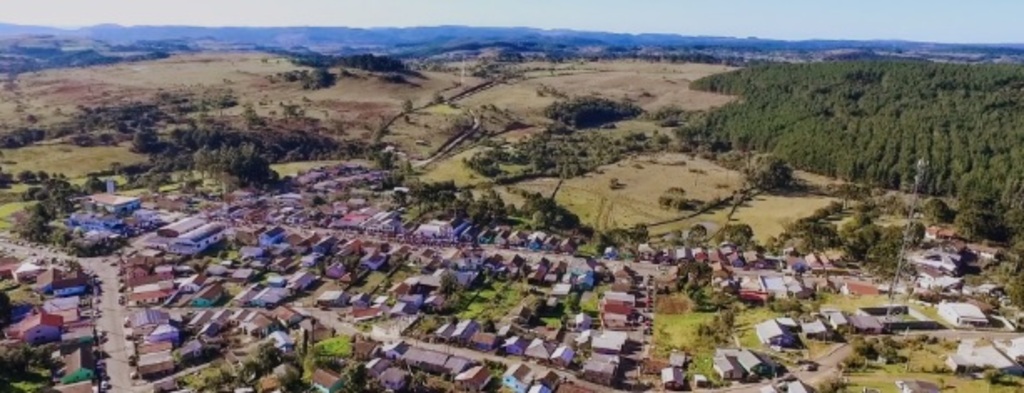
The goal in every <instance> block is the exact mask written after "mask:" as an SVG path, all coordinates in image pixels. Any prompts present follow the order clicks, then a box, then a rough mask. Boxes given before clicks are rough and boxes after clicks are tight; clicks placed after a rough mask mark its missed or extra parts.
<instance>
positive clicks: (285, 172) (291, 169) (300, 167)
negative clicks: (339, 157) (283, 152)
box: [270, 161, 341, 176]
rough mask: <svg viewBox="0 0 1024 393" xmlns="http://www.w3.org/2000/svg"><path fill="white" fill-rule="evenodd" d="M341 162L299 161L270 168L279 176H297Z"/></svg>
mask: <svg viewBox="0 0 1024 393" xmlns="http://www.w3.org/2000/svg"><path fill="white" fill-rule="evenodd" d="M339 163H341V161H299V162H288V163H284V164H274V165H271V166H270V169H273V170H274V171H275V172H277V174H279V175H281V176H295V175H297V174H299V173H300V172H304V171H308V170H310V169H315V168H319V167H323V166H330V165H336V164H339Z"/></svg>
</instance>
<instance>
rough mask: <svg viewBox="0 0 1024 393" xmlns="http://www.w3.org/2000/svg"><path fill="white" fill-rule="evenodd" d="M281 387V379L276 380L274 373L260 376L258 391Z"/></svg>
mask: <svg viewBox="0 0 1024 393" xmlns="http://www.w3.org/2000/svg"><path fill="white" fill-rule="evenodd" d="M279 388H281V381H279V380H277V376H276V375H268V376H265V377H263V378H260V391H261V392H272V391H274V390H275V389H279Z"/></svg>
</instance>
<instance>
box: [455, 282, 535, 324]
mask: <svg viewBox="0 0 1024 393" xmlns="http://www.w3.org/2000/svg"><path fill="white" fill-rule="evenodd" d="M525 291H526V288H524V287H523V286H522V285H521V284H520V283H514V282H499V283H488V284H487V285H485V286H484V287H482V288H480V289H479V290H477V291H476V292H472V293H467V294H466V295H465V296H466V299H465V301H464V302H463V306H462V311H461V312H459V314H458V316H459V319H480V320H488V319H489V320H499V319H501V318H503V317H505V316H507V315H508V314H509V313H510V312H511V311H512V309H513V308H515V307H516V306H517V305H519V303H520V302H521V301H522V300H523V297H524V296H523V295H524V294H525Z"/></svg>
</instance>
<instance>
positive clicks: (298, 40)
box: [0, 23, 1024, 51]
mask: <svg viewBox="0 0 1024 393" xmlns="http://www.w3.org/2000/svg"><path fill="white" fill-rule="evenodd" d="M25 34H53V35H63V36H78V37H85V38H92V39H98V40H104V41H109V42H112V43H126V42H134V41H164V40H178V39H189V40H216V41H220V42H227V43H235V44H250V45H263V46H270V47H279V48H289V47H298V46H328V47H330V46H338V47H365V48H372V47H386V48H393V47H401V46H410V45H417V46H418V45H445V46H456V45H465V44H470V43H481V42H504V43H510V44H515V43H524V42H531V43H549V44H558V45H565V46H584V45H606V46H679V47H703V46H714V47H721V48H732V49H737V50H750V49H758V50H797V51H800V50H805V51H820V50H830V49H842V48H845V49H877V50H915V49H936V48H961V47H964V45H945V44H934V43H917V42H908V41H848V40H808V41H783V40H771V39H759V38H734V37H712V36H682V35H676V34H621V33H608V32H595V31H576V30H564V29H559V30H543V29H535V28H527V27H468V26H432V27H409V28H390V27H389V28H349V27H195V26H119V25H96V26H90V27H83V28H79V29H67V30H65V29H56V28H51V27H44V26H24V25H12V24H2V23H0V36H12V35H25ZM969 47H979V48H992V47H1000V48H1016V49H1020V48H1024V46H1022V45H995V46H992V45H977V46H970V45H969Z"/></svg>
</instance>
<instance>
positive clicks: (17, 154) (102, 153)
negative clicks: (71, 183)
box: [2, 145, 147, 178]
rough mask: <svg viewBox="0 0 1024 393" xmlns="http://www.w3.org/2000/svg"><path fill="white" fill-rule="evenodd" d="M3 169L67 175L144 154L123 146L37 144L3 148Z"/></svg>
mask: <svg viewBox="0 0 1024 393" xmlns="http://www.w3.org/2000/svg"><path fill="white" fill-rule="evenodd" d="M3 154H4V156H3V159H2V161H3V168H4V171H5V172H8V173H18V172H20V171H24V170H29V171H46V172H49V173H63V174H64V175H65V176H67V177H70V178H77V177H82V176H85V175H87V174H89V173H90V172H96V171H102V170H108V169H110V164H113V163H120V164H122V165H130V164H137V163H140V162H145V161H146V159H147V158H146V156H144V155H141V154H135V153H132V152H131V151H129V150H128V147H127V146H99V147H78V146H71V145H37V146H29V147H23V148H20V149H4V150H3Z"/></svg>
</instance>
